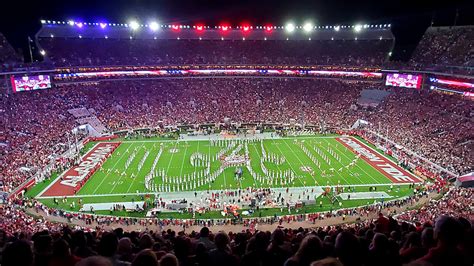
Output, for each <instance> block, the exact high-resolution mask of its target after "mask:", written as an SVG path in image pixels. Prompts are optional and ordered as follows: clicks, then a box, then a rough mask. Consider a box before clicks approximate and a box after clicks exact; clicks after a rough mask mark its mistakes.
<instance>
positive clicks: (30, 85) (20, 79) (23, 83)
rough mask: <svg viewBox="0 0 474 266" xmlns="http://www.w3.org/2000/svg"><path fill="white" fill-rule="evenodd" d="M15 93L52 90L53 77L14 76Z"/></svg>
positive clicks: (12, 80)
mask: <svg viewBox="0 0 474 266" xmlns="http://www.w3.org/2000/svg"><path fill="white" fill-rule="evenodd" d="M11 82H12V88H13V92H22V91H34V90H43V89H49V88H51V77H50V76H49V75H37V76H12V77H11Z"/></svg>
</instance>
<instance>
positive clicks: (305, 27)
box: [303, 22, 313, 32]
mask: <svg viewBox="0 0 474 266" xmlns="http://www.w3.org/2000/svg"><path fill="white" fill-rule="evenodd" d="M303 30H304V31H305V32H310V31H312V30H313V24H312V23H311V22H306V23H305V24H304V25H303Z"/></svg>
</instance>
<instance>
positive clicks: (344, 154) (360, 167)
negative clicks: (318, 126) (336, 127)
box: [324, 140, 377, 183]
mask: <svg viewBox="0 0 474 266" xmlns="http://www.w3.org/2000/svg"><path fill="white" fill-rule="evenodd" d="M324 141H326V140H324ZM338 144H339V143H338ZM341 145H342V144H341ZM336 150H337V151H338V152H341V151H340V150H339V149H338V148H337V146H336ZM348 150H349V149H348ZM349 151H350V150H349ZM341 153H342V154H343V155H344V157H346V158H348V157H347V155H346V154H345V153H343V152H341ZM364 162H365V161H364ZM355 166H357V167H358V168H359V169H360V170H362V172H364V173H365V174H366V175H367V176H369V177H370V178H371V179H372V180H374V181H375V182H376V183H377V179H376V178H374V177H373V176H372V175H370V174H369V173H367V172H366V171H365V170H364V169H363V168H362V167H360V166H359V165H358V164H357V163H356V164H355ZM369 166H370V165H369ZM370 167H372V166H370Z"/></svg>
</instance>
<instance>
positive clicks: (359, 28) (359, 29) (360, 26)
mask: <svg viewBox="0 0 474 266" xmlns="http://www.w3.org/2000/svg"><path fill="white" fill-rule="evenodd" d="M354 30H355V32H359V31H361V30H362V25H355V27H354Z"/></svg>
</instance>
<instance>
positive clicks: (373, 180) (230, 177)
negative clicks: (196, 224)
mask: <svg viewBox="0 0 474 266" xmlns="http://www.w3.org/2000/svg"><path fill="white" fill-rule="evenodd" d="M336 137H337V136H303V137H289V138H279V139H278V138H277V139H263V140H259V141H254V142H248V143H244V142H238V141H235V140H226V141H225V142H220V143H215V142H211V141H209V140H188V141H186V140H163V139H135V140H121V142H122V143H121V145H120V146H119V147H118V148H117V149H116V150H115V151H114V153H113V154H112V155H111V156H110V157H109V158H108V159H107V160H106V161H105V163H104V164H103V165H102V167H101V169H99V170H98V171H96V172H95V173H94V174H93V175H92V177H91V178H90V179H89V180H88V181H87V182H86V184H85V185H84V186H83V187H82V188H81V189H80V190H79V191H78V192H77V195H76V197H81V198H82V200H83V202H84V203H98V202H121V201H126V200H131V199H132V198H133V200H137V201H138V200H140V197H141V195H143V194H146V193H149V194H151V195H152V198H153V195H155V194H156V195H158V194H159V193H169V192H176V191H181V192H182V191H203V190H209V189H210V190H222V189H238V188H248V187H253V188H267V187H273V188H278V187H282V186H283V187H315V186H321V187H325V186H336V185H350V186H353V185H355V186H358V188H357V191H368V187H367V186H368V185H377V186H380V187H382V189H381V190H382V191H384V190H385V191H386V190H387V189H388V186H390V185H391V184H392V181H391V180H390V179H388V178H387V177H385V176H384V175H383V174H382V173H380V172H379V171H378V170H376V169H375V168H373V167H372V166H370V165H369V164H368V163H367V162H365V161H364V160H362V159H356V158H357V156H356V154H354V153H353V152H352V151H350V150H348V149H347V148H346V147H345V146H344V145H342V144H341V143H340V142H338V141H337V140H336ZM94 144H95V143H89V144H88V145H86V147H85V148H84V150H83V151H82V153H85V152H86V151H87V150H89V149H91V148H92V147H93V145H94ZM229 145H231V146H230V148H229ZM239 146H240V149H239V148H238V147H239ZM262 148H263V149H264V150H265V152H264V151H263V150H262ZM246 149H247V150H248V153H246V152H245V150H246ZM132 154H134V155H132ZM158 154H160V156H159V157H158V159H157V160H156V158H157V156H158ZM218 154H220V155H221V156H218ZM264 154H266V155H267V159H266V160H265V159H264ZM145 155H146V156H145ZM246 155H247V156H248V157H247V159H248V160H249V165H250V168H251V169H252V170H253V172H254V174H251V173H250V171H249V170H248V168H247V167H246V166H245V164H243V165H242V164H241V165H239V166H238V167H242V169H243V174H242V177H241V178H240V179H236V178H235V171H236V167H237V166H228V167H224V168H223V169H224V170H223V172H222V173H220V174H218V175H216V176H215V178H213V179H206V177H205V176H208V175H206V174H202V176H196V177H194V180H195V181H194V180H191V179H192V176H193V173H195V172H202V173H204V172H205V170H206V168H207V167H208V168H209V171H210V173H211V174H212V173H216V172H217V171H218V170H219V169H220V168H222V165H223V164H224V161H223V158H224V157H231V156H241V157H245V156H246ZM199 156H200V157H199ZM131 157H133V158H134V159H133V160H130V158H131ZM196 157H199V158H204V159H196ZM270 157H271V158H273V160H270V159H269V158H270ZM193 158H194V161H193ZM200 160H201V164H199V165H194V166H193V163H192V162H194V163H196V162H198V161H200ZM127 161H129V163H127ZM315 161H316V162H317V163H315ZM351 162H354V163H353V165H352V166H349V165H350V164H351ZM262 164H263V166H264V168H266V169H267V170H266V173H267V175H266V174H265V170H264V169H263V168H262ZM127 165H128V166H127ZM140 165H141V166H140ZM152 169H153V170H152ZM150 171H152V172H154V173H155V176H154V177H152V178H151V180H152V181H151V182H150V183H151V184H153V185H152V187H148V188H147V187H146V186H145V177H146V176H147V175H148V174H149V173H150ZM290 172H291V173H293V174H292V175H293V179H292V180H291V179H289V178H288V176H286V174H287V173H290ZM163 173H165V175H166V178H164V177H163V176H162V174H163ZM278 173H279V174H278ZM268 175H274V176H277V177H278V178H275V180H276V181H275V182H273V183H269V182H268V181H265V180H267V178H266V177H267V176H268ZM184 176H188V179H189V180H188V181H185V180H184V178H182V179H181V177H184ZM256 176H260V177H263V176H265V178H264V179H261V178H260V179H258V178H256ZM185 183H187V184H188V187H186V186H185V185H184V184H185ZM194 184H195V186H196V187H194ZM38 186H39V187H40V188H41V189H43V188H44V187H45V184H39V185H38ZM167 187H169V188H168V189H169V190H166V189H167ZM384 187H385V188H384ZM163 189H164V190H163ZM38 190H39V189H38V188H37V187H34V188H33V191H35V193H34V194H37V193H38V192H37V191H38ZM137 192H138V194H137ZM410 193H412V192H411V191H410V190H409V189H408V187H406V186H401V189H400V190H399V191H397V192H395V191H389V193H388V194H389V195H390V196H391V197H392V198H399V197H403V196H406V195H409V194H410ZM30 194H31V193H30ZM139 194H140V195H139ZM152 198H151V199H152ZM40 200H41V201H42V202H43V203H45V204H46V205H49V206H54V204H53V202H52V199H40ZM320 200H323V201H324V207H323V208H319V205H318V206H306V210H305V211H307V212H316V211H327V210H329V209H333V208H337V207H334V206H332V205H331V204H330V203H328V202H327V200H326V199H317V201H318V202H319V201H320ZM379 200H381V199H379ZM367 203H369V202H368V201H367V200H346V201H344V206H342V207H355V206H361V205H366V204H367ZM370 203H372V201H371V202H370ZM60 207H62V208H64V209H67V210H71V211H78V210H79V209H78V207H75V208H71V207H70V206H69V205H68V204H60ZM98 213H103V214H109V212H108V211H102V212H98ZM279 213H280V209H267V210H264V211H263V214H262V213H259V214H258V215H275V214H279ZM114 215H122V216H143V214H130V213H125V212H117V213H114ZM162 215H163V217H170V218H171V217H174V218H189V216H190V214H177V213H166V214H162ZM219 215H220V214H219V213H218V212H215V213H213V212H209V213H207V214H206V217H202V218H215V217H219ZM254 215H257V214H254Z"/></svg>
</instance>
